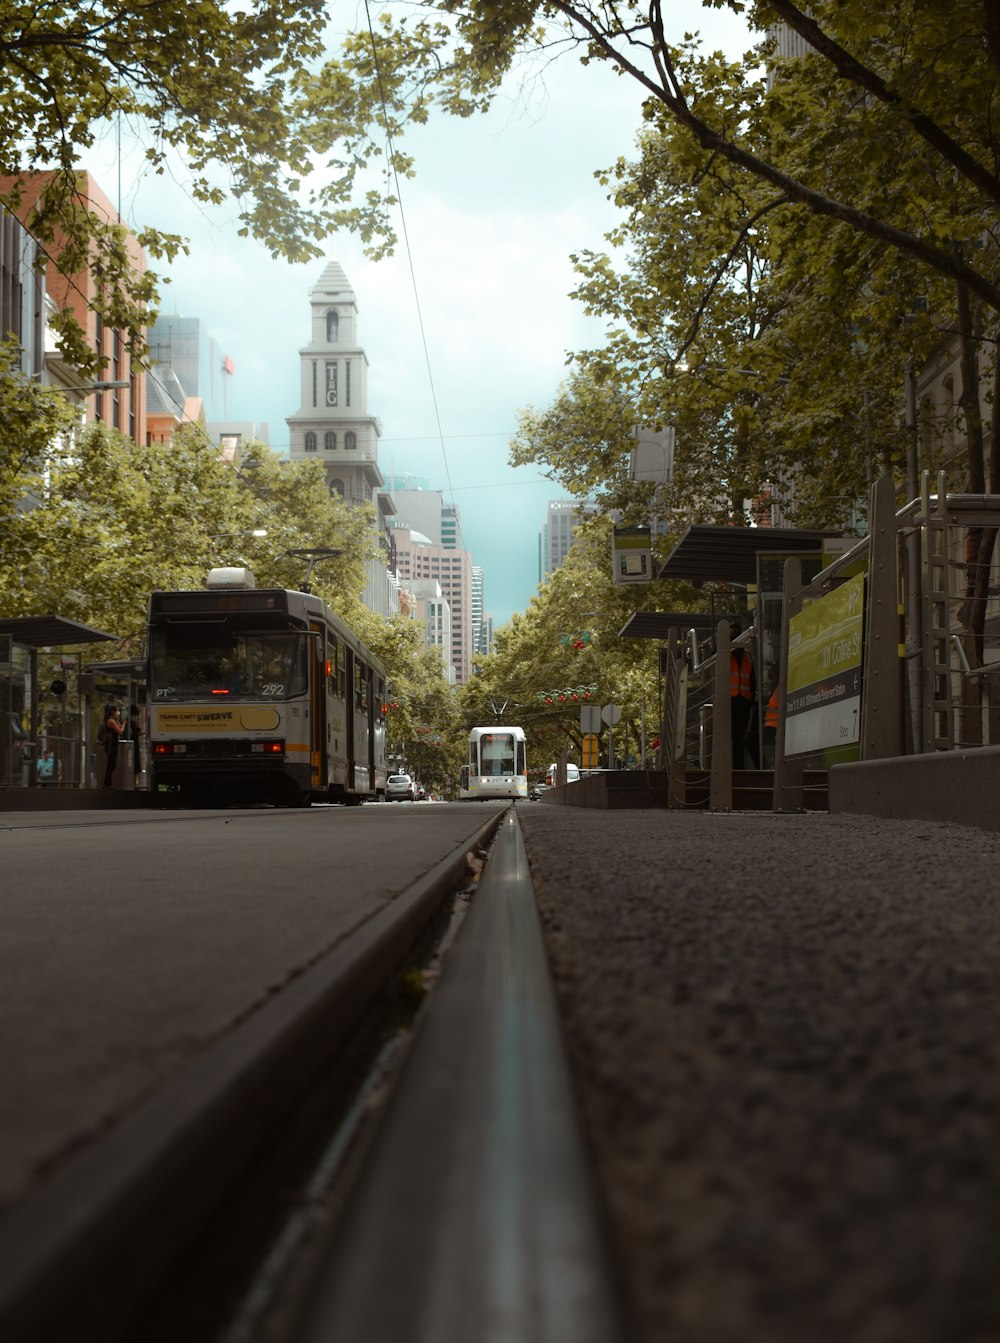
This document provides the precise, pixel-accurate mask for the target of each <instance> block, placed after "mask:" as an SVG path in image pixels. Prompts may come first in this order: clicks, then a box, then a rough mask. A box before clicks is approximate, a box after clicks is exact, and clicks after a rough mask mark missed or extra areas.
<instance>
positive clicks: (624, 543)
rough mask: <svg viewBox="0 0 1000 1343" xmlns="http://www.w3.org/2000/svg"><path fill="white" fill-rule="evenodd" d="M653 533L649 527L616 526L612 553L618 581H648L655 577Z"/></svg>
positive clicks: (613, 534)
mask: <svg viewBox="0 0 1000 1343" xmlns="http://www.w3.org/2000/svg"><path fill="white" fill-rule="evenodd" d="M651 536H652V533H651V532H650V529H649V528H648V527H615V528H614V530H613V532H612V536H611V554H612V557H613V563H614V581H615V582H616V583H648V582H649V581H650V580H651V579H652V577H653V544H652V540H651Z"/></svg>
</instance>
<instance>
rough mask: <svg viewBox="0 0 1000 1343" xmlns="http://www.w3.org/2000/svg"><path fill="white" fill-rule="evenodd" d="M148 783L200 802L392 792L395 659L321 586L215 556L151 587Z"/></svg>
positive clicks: (355, 798)
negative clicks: (279, 582) (186, 586)
mask: <svg viewBox="0 0 1000 1343" xmlns="http://www.w3.org/2000/svg"><path fill="white" fill-rule="evenodd" d="M147 649H148V659H149V761H150V769H151V773H152V778H151V785H152V789H153V791H154V793H155V792H157V791H158V790H160V789H161V788H163V787H166V788H167V789H169V790H171V791H175V792H177V793H179V794H181V795H182V797H183V798H184V799H186V800H188V801H190V802H193V803H195V804H199V803H201V804H203V803H206V802H230V801H267V802H274V803H279V804H285V805H291V806H308V805H309V803H310V802H313V801H334V802H346V803H349V804H355V805H356V804H359V803H361V802H364V801H365V800H366V799H368V798H381V799H384V798H385V781H386V775H387V770H386V762H385V753H386V740H385V739H386V727H385V708H384V705H385V700H386V689H387V687H386V672H385V667H384V666H383V665H382V663H381V662H380V661H379V659H378V658H377V657H376V656H375V655H374V653H372V652H371V651H370V650H369V649H367V648H366V647H365V646H364V644H363V643H361V641H360V639H358V638H357V636H356V635H355V634H354V633H353V632H352V631H351V629H350V628H349V627H348V626H347V625H345V624H344V622H343V621H342V620H340V619H339V618H338V617H337V616H335V615H334V614H333V612H332V611H330V609H329V608H328V607H327V605H326V603H325V602H323V601H322V600H321V599H320V598H319V597H316V596H313V595H311V594H309V593H304V592H288V591H285V590H284V589H280V588H276V589H271V588H268V589H264V588H260V589H258V588H257V586H256V584H255V581H254V578H253V575H252V574H251V573H250V572H249V570H247V569H234V568H230V569H213V570H212V571H211V573H210V574H209V576H208V585H207V588H206V589H205V590H204V591H198V592H154V593H153V594H152V595H151V597H150V600H149V624H148V629H147Z"/></svg>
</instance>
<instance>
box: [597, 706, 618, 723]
mask: <svg viewBox="0 0 1000 1343" xmlns="http://www.w3.org/2000/svg"><path fill="white" fill-rule="evenodd" d="M621 716H622V711H621V709H619V707H618V705H617V704H605V706H604V708H603V709H602V710H601V717H602V718H603V719H604V721H605V722H606V723H607V725H608V727H614V725H615V724H616V723H617V722H618V720H619V718H621Z"/></svg>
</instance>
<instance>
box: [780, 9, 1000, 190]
mask: <svg viewBox="0 0 1000 1343" xmlns="http://www.w3.org/2000/svg"><path fill="white" fill-rule="evenodd" d="M768 4H769V5H770V7H771V9H773V10H774V12H775V13H776V14H779V15H780V16H781V18H783V19H784V21H785V22H786V23H787V24H788V26H789V28H792V29H794V30H795V32H797V33H798V34H799V35H800V36H801V37H804V38H805V40H806V41H807V42H808V43H809V45H810V46H811V47H813V48H814V49H815V50H816V51H817V52H818V53H819V54H820V55H821V56H824V57H825V58H826V59H827V60H828V61H829V62H830V64H831V65H832V66H833V67H834V69H835V70H836V71H837V73H838V74H839V75H840V76H841V78H843V79H846V80H848V81H849V82H850V83H852V84H857V85H858V87H859V88H862V89H864V90H865V92H866V93H870V94H871V95H872V96H873V97H874V98H878V100H879V101H880V102H883V103H885V104H886V106H888V107H892V108H895V109H896V110H897V111H899V112H901V113H902V115H903V116H904V117H906V119H907V121H908V122H909V123H910V125H911V126H912V127H913V129H914V130H915V131H916V133H917V134H918V135H919V136H920V137H921V139H923V140H925V141H926V142H927V144H929V145H930V146H931V148H932V149H934V150H936V151H937V153H938V154H940V155H941V157H942V158H943V159H944V160H945V162H946V163H950V164H951V166H952V167H953V168H954V169H955V170H956V171H957V172H959V173H961V174H962V176H963V177H965V178H967V179H968V180H969V181H970V182H971V183H972V184H973V185H974V186H975V187H977V188H978V189H979V190H980V191H981V192H982V193H983V195H984V196H987V197H988V198H989V199H990V200H992V201H994V202H996V203H997V204H1000V178H998V177H997V176H996V174H995V173H991V172H990V171H989V169H988V168H985V167H984V166H983V164H981V163H980V162H979V161H978V160H977V159H974V158H973V157H972V155H971V154H969V153H967V151H966V150H964V149H963V148H962V146H961V145H960V144H958V142H957V141H955V140H953V139H952V138H951V136H950V135H949V134H948V133H947V131H945V130H944V129H943V128H942V127H941V126H939V125H938V124H937V122H936V121H934V119H933V118H932V117H929V116H927V115H926V114H925V113H923V112H921V111H919V110H918V109H917V108H916V107H912V106H911V105H910V104H909V103H907V102H905V101H904V100H903V98H902V97H901V96H900V95H899V94H898V93H895V92H894V91H893V90H892V89H891V88H890V87H889V86H888V84H886V82H885V80H884V79H883V78H882V76H881V75H879V74H877V73H876V72H875V71H874V70H872V69H870V68H869V67H868V66H867V65H864V64H863V63H862V62H861V61H859V60H857V59H856V58H855V57H854V56H852V55H851V53H850V52H849V51H847V50H845V48H844V47H842V46H841V45H840V43H839V42H836V41H834V39H833V38H832V37H830V36H828V34H826V33H825V32H824V31H823V30H822V28H820V26H819V24H818V23H817V22H816V20H815V19H813V18H810V17H809V15H808V14H803V12H802V10H801V9H799V7H798V6H797V5H795V4H793V3H792V0H768ZM995 10H996V5H995V4H989V3H987V4H986V11H987V15H988V16H989V14H990V12H991V11H995ZM994 22H996V20H995V15H994ZM987 34H988V35H989V28H988V27H987ZM994 54H995V53H994Z"/></svg>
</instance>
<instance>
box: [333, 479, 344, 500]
mask: <svg viewBox="0 0 1000 1343" xmlns="http://www.w3.org/2000/svg"><path fill="white" fill-rule="evenodd" d="M330 493H331V494H339V495H340V497H341V499H343V497H344V482H343V481H342V480H331V481H330Z"/></svg>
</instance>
